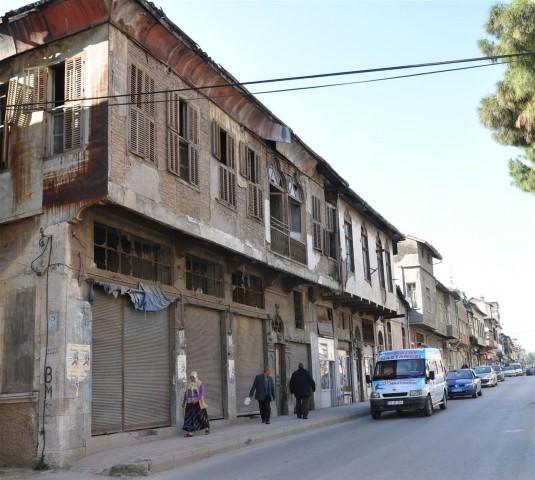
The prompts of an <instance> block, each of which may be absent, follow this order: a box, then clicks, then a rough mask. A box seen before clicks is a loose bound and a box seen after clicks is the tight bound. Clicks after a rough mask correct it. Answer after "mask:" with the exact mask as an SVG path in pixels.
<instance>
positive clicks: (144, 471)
mask: <svg viewBox="0 0 535 480" xmlns="http://www.w3.org/2000/svg"><path fill="white" fill-rule="evenodd" d="M368 415H369V410H368V409H359V411H356V412H352V413H351V414H348V415H344V416H339V417H334V418H325V419H318V420H313V421H312V422H309V423H307V422H302V423H299V424H297V423H296V424H292V425H285V426H284V427H281V428H279V429H277V430H274V431H272V432H266V431H263V432H259V433H258V434H255V435H254V436H253V435H251V436H249V438H247V439H245V440H243V439H233V440H228V441H225V443H222V444H221V445H218V446H216V447H208V448H206V449H204V450H203V449H202V448H200V449H199V448H198V447H196V448H195V449H193V448H192V449H188V450H181V451H180V452H169V453H164V454H162V455H158V456H153V457H152V458H147V459H139V460H134V461H131V462H127V463H121V464H118V465H113V466H111V467H107V468H105V469H104V470H101V471H100V472H99V473H100V474H104V475H111V476H147V475H150V474H151V473H159V472H164V471H167V470H171V469H173V468H177V467H182V466H185V465H188V464H191V463H195V462H198V461H200V460H204V459H206V458H209V457H212V456H214V455H219V454H222V453H228V452H231V451H235V450H240V449H242V448H246V447H250V446H254V445H259V444H261V443H264V442H268V441H270V440H276V439H278V438H284V437H289V436H291V435H297V434H299V433H303V432H307V431H311V430H316V429H320V428H325V427H329V426H332V425H336V424H338V423H343V422H347V421H350V420H355V419H357V418H362V417H365V416H368ZM296 422H297V421H296Z"/></svg>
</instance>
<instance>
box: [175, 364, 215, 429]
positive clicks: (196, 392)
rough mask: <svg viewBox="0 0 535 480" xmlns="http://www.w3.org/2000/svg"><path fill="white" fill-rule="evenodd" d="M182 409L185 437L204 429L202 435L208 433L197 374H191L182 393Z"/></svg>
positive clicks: (206, 414) (204, 403)
mask: <svg viewBox="0 0 535 480" xmlns="http://www.w3.org/2000/svg"><path fill="white" fill-rule="evenodd" d="M182 407H183V408H185V412H184V426H183V427H182V429H183V430H185V431H186V433H185V434H184V436H185V437H192V436H193V432H196V431H198V430H202V429H204V433H205V434H206V435H208V434H209V433H210V423H209V422H208V413H207V412H206V407H207V405H206V402H205V401H204V385H203V384H202V382H201V381H200V380H199V377H198V375H197V372H191V373H190V375H189V382H188V386H187V388H186V391H185V392H184V400H183V401H182Z"/></svg>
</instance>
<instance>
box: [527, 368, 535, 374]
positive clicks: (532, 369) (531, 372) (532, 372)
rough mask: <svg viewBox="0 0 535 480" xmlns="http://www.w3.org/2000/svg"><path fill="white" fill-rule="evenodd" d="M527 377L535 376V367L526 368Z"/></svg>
mask: <svg viewBox="0 0 535 480" xmlns="http://www.w3.org/2000/svg"><path fill="white" fill-rule="evenodd" d="M526 375H535V367H528V368H526Z"/></svg>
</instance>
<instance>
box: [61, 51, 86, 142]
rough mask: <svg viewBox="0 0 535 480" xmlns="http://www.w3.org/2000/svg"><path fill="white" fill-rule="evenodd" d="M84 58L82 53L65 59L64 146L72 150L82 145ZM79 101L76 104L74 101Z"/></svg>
mask: <svg viewBox="0 0 535 480" xmlns="http://www.w3.org/2000/svg"><path fill="white" fill-rule="evenodd" d="M82 97H83V60H82V57H81V55H78V56H76V57H72V58H68V59H67V60H65V103H66V105H65V107H64V113H65V119H64V122H63V147H64V150H72V149H76V148H80V147H81V146H82V106H81V104H80V103H79V100H80V99H81V98H82ZM75 101H78V103H76V104H72V102H75Z"/></svg>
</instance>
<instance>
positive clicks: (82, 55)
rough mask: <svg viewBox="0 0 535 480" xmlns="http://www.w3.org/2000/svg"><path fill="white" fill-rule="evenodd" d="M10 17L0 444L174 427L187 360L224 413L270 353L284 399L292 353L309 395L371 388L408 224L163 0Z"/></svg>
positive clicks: (22, 447)
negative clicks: (384, 211) (389, 215)
mask: <svg viewBox="0 0 535 480" xmlns="http://www.w3.org/2000/svg"><path fill="white" fill-rule="evenodd" d="M0 31H1V33H2V34H1V35H0V62H1V68H0V102H2V103H1V104H0V109H1V112H2V114H1V116H0V117H1V118H0V128H1V134H2V136H1V142H2V143H1V149H0V464H30V463H32V462H35V461H36V459H38V458H39V457H41V456H43V458H44V459H45V460H46V461H47V462H49V463H51V464H54V465H68V464H69V463H70V462H72V461H73V460H74V459H76V458H79V457H81V456H83V455H86V454H88V453H90V452H93V451H96V450H100V449H104V448H108V447H109V446H111V445H119V444H126V443H128V442H129V441H131V439H132V438H134V437H139V436H143V435H147V434H149V433H150V434H151V435H154V436H155V437H161V436H165V435H174V434H176V426H177V425H180V420H181V415H182V412H181V408H180V403H181V398H182V395H183V388H184V385H185V380H186V376H187V372H189V371H192V370H196V371H197V372H199V376H200V378H201V379H202V380H203V381H204V383H205V385H206V387H207V402H208V405H209V414H210V416H211V418H213V419H219V418H231V419H232V418H235V417H237V416H241V415H251V414H254V413H255V411H256V408H257V407H256V406H255V405H254V404H252V405H249V406H246V405H245V404H244V402H243V399H244V398H245V396H246V395H247V394H248V391H249V388H250V386H251V382H252V379H253V377H254V375H255V374H257V373H259V372H260V371H261V370H262V368H263V367H264V366H265V365H269V366H270V367H272V369H273V371H274V377H275V383H276V396H277V398H276V413H277V414H278V415H284V414H288V413H289V412H290V413H291V412H292V411H293V403H292V402H293V399H292V398H290V396H289V394H288V391H287V382H288V379H289V375H290V374H291V372H292V371H293V370H294V369H295V368H296V367H297V365H298V363H299V362H303V363H304V364H305V365H306V366H307V367H308V368H309V369H310V370H311V372H312V374H313V376H314V377H315V379H316V382H317V384H318V389H317V391H316V394H315V398H314V404H315V408H324V407H331V406H336V405H341V404H345V403H351V402H354V401H358V400H364V399H365V398H366V395H367V393H366V385H365V382H364V381H363V378H364V375H366V374H367V373H371V368H372V362H373V357H374V354H376V353H377V351H378V350H380V349H384V348H389V347H392V346H398V347H402V346H405V344H406V340H407V338H408V332H407V331H406V330H405V319H404V313H403V312H401V313H400V298H399V296H398V294H397V292H396V289H395V285H394V279H393V273H392V261H393V260H392V259H393V257H394V255H395V254H396V245H397V242H398V241H400V240H401V239H402V238H403V236H402V235H401V233H400V232H399V231H398V230H397V229H396V228H395V227H394V226H392V225H391V224H390V223H389V222H388V221H387V220H385V219H384V218H383V217H382V216H381V215H380V214H379V213H378V212H376V211H375V210H374V209H373V208H371V207H370V206H369V205H368V204H367V203H366V202H365V201H364V200H363V199H362V198H361V197H360V196H359V195H358V194H357V193H355V192H354V191H352V190H351V188H350V187H349V185H348V183H347V182H346V181H345V180H344V179H343V178H341V177H340V176H339V175H338V174H337V173H336V172H335V171H334V170H333V169H332V167H331V166H330V165H329V164H328V162H327V161H326V160H324V159H323V158H321V157H320V156H319V155H317V154H316V153H315V152H314V151H313V150H312V149H311V148H310V147H308V146H307V145H305V144H304V143H303V142H302V141H301V140H300V139H299V138H298V137H297V136H296V135H295V133H293V132H292V131H291V130H290V128H289V127H288V126H286V125H284V124H283V123H282V122H280V120H278V119H277V118H276V117H275V116H274V115H273V114H272V113H271V112H270V111H269V110H267V108H266V107H265V106H264V105H262V104H261V103H260V102H259V101H258V100H257V99H256V98H254V97H253V96H252V95H250V94H249V93H248V92H247V90H245V89H244V88H243V87H241V86H239V85H237V84H236V80H235V79H234V77H232V76H231V74H230V73H228V72H227V71H225V70H224V69H223V68H222V67H221V66H219V65H218V64H216V63H215V62H214V61H213V60H211V59H210V57H208V55H207V54H206V53H204V52H203V51H202V50H201V49H200V48H199V47H198V45H197V44H195V42H194V41H193V40H191V39H190V38H189V37H188V36H187V35H186V34H185V33H184V32H182V31H181V30H180V29H179V28H178V27H177V26H176V25H174V24H173V23H172V22H171V21H170V20H169V19H168V18H166V17H165V15H164V14H163V12H161V11H160V10H157V9H155V8H154V7H153V6H152V4H150V3H148V2H145V1H143V0H92V1H91V2H86V1H80V0H61V1H60V0H48V1H43V2H40V3H38V4H34V5H31V6H29V7H27V8H22V9H20V10H17V11H14V12H11V13H9V14H7V15H6V16H5V17H3V19H2V23H1V24H0ZM221 84H223V85H227V86H224V87H221V86H220V85H221ZM215 85H219V87H216V86H215ZM8 439H9V441H8Z"/></svg>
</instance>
